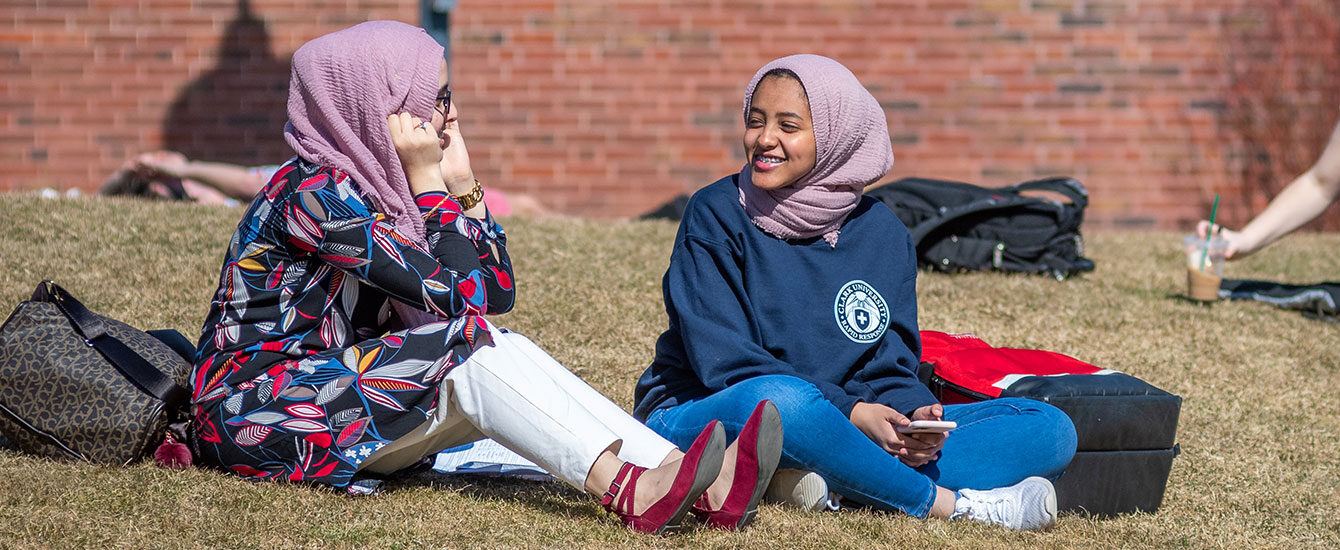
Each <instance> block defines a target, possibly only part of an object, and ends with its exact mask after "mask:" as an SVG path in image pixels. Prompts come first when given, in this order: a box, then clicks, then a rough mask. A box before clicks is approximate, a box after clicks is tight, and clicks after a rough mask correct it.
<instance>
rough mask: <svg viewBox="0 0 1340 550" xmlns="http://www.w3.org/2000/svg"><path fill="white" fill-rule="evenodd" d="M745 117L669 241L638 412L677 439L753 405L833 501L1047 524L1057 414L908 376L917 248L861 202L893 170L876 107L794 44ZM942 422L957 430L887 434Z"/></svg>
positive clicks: (914, 360)
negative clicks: (730, 161) (661, 309)
mask: <svg viewBox="0 0 1340 550" xmlns="http://www.w3.org/2000/svg"><path fill="white" fill-rule="evenodd" d="M744 119H745V131H744V150H745V153H746V157H747V159H748V164H746V165H745V167H744V169H743V170H741V171H740V173H738V174H735V175H732V176H728V177H726V178H722V179H721V180H720V181H717V182H716V183H714V184H712V185H709V186H707V187H705V188H703V189H701V190H700V191H698V192H697V193H695V194H694V195H693V198H692V199H691V200H690V201H689V204H688V207H687V209H686V211H685V213H684V219H683V222H682V223H681V225H680V227H679V233H678V235H677V236H676V237H675V243H674V250H673V252H672V253H671V257H670V268H669V269H668V270H667V271H666V274H665V279H664V281H663V292H664V295H665V307H666V311H667V313H668V314H669V317H670V326H669V329H668V330H666V331H665V333H664V334H662V335H661V337H660V339H659V340H658V341H657V343H656V358H655V360H654V361H653V363H652V364H651V366H650V367H648V368H647V370H646V372H645V373H643V375H642V377H641V379H640V380H638V384H637V389H636V395H635V399H636V402H637V404H636V409H635V411H634V415H635V416H637V417H638V418H640V419H643V420H644V421H645V422H646V423H647V425H648V426H650V427H651V428H652V429H653V430H655V431H656V432H658V433H660V434H661V435H663V436H665V437H666V438H667V439H669V440H670V441H672V442H674V443H676V444H678V445H681V446H683V445H685V444H686V443H687V442H689V441H691V440H692V438H693V437H694V436H696V435H697V434H698V433H699V432H700V431H701V430H702V429H703V426H705V425H707V423H709V422H711V421H712V420H714V419H720V420H721V421H722V422H723V423H724V424H725V426H726V430H727V432H728V433H732V432H734V431H736V430H739V429H740V428H741V427H742V426H743V425H744V422H745V420H746V419H747V418H748V417H749V416H750V414H751V413H752V412H753V408H754V405H755V404H756V403H758V402H759V401H760V400H763V399H768V400H771V401H772V402H773V403H775V404H776V406H777V407H778V409H779V412H780V415H781V419H782V427H783V430H784V433H785V436H784V441H783V444H782V457H781V467H782V468H795V469H801V470H808V471H812V472H817V473H818V474H819V475H821V476H822V477H823V479H824V480H825V481H826V482H827V484H828V486H829V488H830V489H832V490H833V491H835V492H837V493H839V494H841V495H843V496H844V497H845V498H848V499H850V500H854V501H858V502H861V503H864V504H868V505H871V506H874V507H877V508H881V509H884V510H891V511H901V512H903V513H906V514H909V515H912V516H916V517H927V516H934V517H939V518H944V519H959V518H962V519H973V520H979V521H986V522H989V523H995V524H1000V525H1004V526H1007V527H1012V528H1016V529H1039V528H1044V527H1047V526H1049V525H1051V524H1053V523H1054V522H1055V521H1056V493H1055V489H1054V488H1053V487H1052V484H1051V482H1050V481H1048V480H1047V479H1046V478H1047V477H1050V478H1055V477H1056V476H1058V475H1060V473H1061V472H1062V471H1063V469H1064V468H1065V467H1066V465H1067V464H1068V463H1069V462H1070V459H1071V457H1072V456H1073V454H1074V451H1075V430H1074V426H1073V425H1072V424H1071V422H1070V420H1069V418H1067V417H1066V416H1065V414H1064V413H1062V412H1061V411H1059V410H1058V409H1056V408H1054V407H1052V406H1050V405H1047V404H1044V403H1041V402H1036V401H1032V400H1027V399H997V400H994V401H987V402H982V403H974V404H966V405H948V406H945V405H941V404H939V403H937V402H936V400H935V398H934V397H933V396H932V395H931V393H930V391H929V390H927V388H926V387H925V386H924V385H922V384H921V383H920V382H919V381H918V380H917V377H916V374H915V372H916V367H917V365H918V357H919V355H920V348H921V344H920V340H919V334H918V330H917V307H916V278H917V271H916V260H915V256H914V251H913V248H912V243H911V240H910V239H909V237H908V232H907V229H906V228H905V227H904V226H903V225H902V223H900V222H899V221H898V218H897V217H895V216H894V214H893V212H891V211H890V210H889V209H888V208H887V207H885V206H884V205H883V204H881V203H880V202H879V201H876V200H871V199H868V198H863V196H862V191H863V189H864V188H865V187H866V186H867V185H869V184H871V183H873V182H875V181H876V180H878V179H879V178H881V177H883V175H884V174H885V173H886V172H888V170H889V168H891V167H892V166H893V151H892V149H891V148H890V144H889V135H888V127H887V123H886V122H885V118H884V113H883V111H882V110H881V109H880V107H879V104H878V103H877V102H876V101H875V99H874V98H873V97H872V96H871V95H870V94H869V92H867V91H866V90H865V88H864V87H862V85H861V83H860V82H859V81H858V80H857V79H856V77H855V76H854V75H853V74H852V73H851V72H850V71H848V70H847V69H846V68H845V67H843V66H842V65H841V64H839V63H838V62H836V61H833V60H831V59H828V58H825V57H820V56H815V55H795V56H790V57H784V58H781V59H778V60H775V61H773V62H771V63H768V64H767V65H765V66H764V67H763V68H762V69H760V70H759V71H758V73H757V74H755V75H754V78H753V80H752V81H751V82H750V83H749V86H748V88H747V90H746V93H745V97H744ZM941 419H943V420H952V421H955V422H957V423H958V427H957V429H955V430H954V431H953V432H951V433H950V434H949V435H948V436H946V435H944V434H915V435H913V434H903V433H900V432H899V431H898V430H897V428H898V427H899V426H905V425H907V424H909V422H910V420H941ZM729 462H730V461H729V460H727V463H728V464H729ZM722 485H723V486H722V487H717V486H713V487H710V488H709V489H708V491H707V494H706V498H705V500H706V504H707V505H709V506H710V505H711V504H713V503H714V502H716V501H719V500H720V499H721V498H723V495H725V494H726V493H727V492H728V491H727V490H728V487H725V486H724V484H722Z"/></svg>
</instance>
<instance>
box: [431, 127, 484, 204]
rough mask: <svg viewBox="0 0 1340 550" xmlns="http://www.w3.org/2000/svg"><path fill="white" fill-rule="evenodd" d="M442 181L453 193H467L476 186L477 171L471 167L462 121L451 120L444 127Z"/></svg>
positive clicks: (440, 163) (441, 165)
mask: <svg viewBox="0 0 1340 550" xmlns="http://www.w3.org/2000/svg"><path fill="white" fill-rule="evenodd" d="M438 167H439V168H440V169H441V170H442V181H443V182H444V183H446V185H447V189H448V190H450V192H451V194H453V195H465V194H467V193H469V192H470V191H471V190H472V189H474V187H475V173H474V170H471V169H470V152H469V151H467V150H466V149H465V138H464V137H462V136H461V127H460V122H459V121H457V120H451V121H449V122H447V123H446V124H445V125H444V126H443V127H442V161H441V162H439V163H438Z"/></svg>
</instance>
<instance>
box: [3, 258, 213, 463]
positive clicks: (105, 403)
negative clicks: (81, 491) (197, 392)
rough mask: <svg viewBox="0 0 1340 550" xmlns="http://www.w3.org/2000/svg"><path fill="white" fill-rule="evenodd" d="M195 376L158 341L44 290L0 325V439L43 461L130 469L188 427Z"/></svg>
mask: <svg viewBox="0 0 1340 550" xmlns="http://www.w3.org/2000/svg"><path fill="white" fill-rule="evenodd" d="M168 332H170V333H172V334H176V331H168ZM176 336H177V337H180V335H179V334H178V335H176ZM187 345H188V346H189V344H187ZM189 370H190V364H189V363H188V362H187V361H186V359H185V358H183V356H182V355H181V354H180V353H179V352H177V351H173V349H172V348H171V347H169V346H168V345H167V344H165V343H164V342H163V341H161V340H160V339H159V338H158V337H156V336H154V335H151V334H149V333H146V332H143V331H140V330H137V329H135V328H134V327H131V326H129V325H127V324H125V323H122V322H120V321H117V320H115V319H109V318H107V317H103V316H101V315H98V314H96V313H93V312H91V311H89V310H88V308H86V307H84V305H83V304H81V303H79V301H78V300H76V299H74V297H72V296H70V294H69V293H68V292H66V291H65V289H63V288H61V287H60V286H58V285H56V284H55V283H53V282H51V281H43V282H42V283H41V284H39V285H38V286H37V290H35V291H33V295H32V298H31V299H29V300H28V301H26V302H23V303H21V304H19V306H18V307H17V308H16V309H15V310H14V313H12V314H10V316H9V318H8V319H7V320H5V323H4V324H3V325H0V434H2V435H3V436H4V437H5V438H7V439H8V440H9V441H10V443H11V444H12V445H13V446H15V447H16V448H18V449H19V450H21V451H24V452H28V453H32V454H36V455H39V456H45V457H52V458H63V459H76V460H83V461H88V462H94V463H99V464H128V463H130V462H133V461H135V460H137V459H140V458H143V457H145V456H147V455H149V454H151V453H153V452H154V450H155V448H156V447H157V445H158V444H159V443H160V442H161V441H163V440H164V436H165V432H166V430H167V427H168V424H169V423H174V422H180V421H182V420H184V419H185V417H186V414H187V410H188V407H189V405H190V391H189V390H187V389H186V387H185V384H186V379H187V376H188V373H189Z"/></svg>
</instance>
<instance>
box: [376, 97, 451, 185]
mask: <svg viewBox="0 0 1340 550" xmlns="http://www.w3.org/2000/svg"><path fill="white" fill-rule="evenodd" d="M386 126H387V129H388V130H389V131H390V133H391V144H392V145H394V146H395V152H396V156H398V157H400V164H401V165H402V166H404V168H405V177H406V178H408V179H409V190H410V192H411V193H413V194H415V195H418V194H421V193H427V192H429V191H443V192H445V191H446V190H447V187H446V185H444V184H443V182H442V171H441V170H440V169H439V168H438V162H440V161H441V160H442V148H441V146H440V142H439V141H438V137H437V132H436V131H434V129H433V128H432V126H430V125H429V124H428V123H427V122H425V121H423V120H421V119H419V117H416V116H414V115H411V114H409V113H395V114H392V115H390V116H388V117H386Z"/></svg>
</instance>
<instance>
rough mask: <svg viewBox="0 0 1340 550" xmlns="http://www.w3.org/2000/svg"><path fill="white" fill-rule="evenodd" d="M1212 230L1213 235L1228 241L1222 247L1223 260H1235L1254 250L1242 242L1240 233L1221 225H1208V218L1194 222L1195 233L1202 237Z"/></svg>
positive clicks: (1254, 249)
mask: <svg viewBox="0 0 1340 550" xmlns="http://www.w3.org/2000/svg"><path fill="white" fill-rule="evenodd" d="M1210 231H1214V234H1215V236H1217V237H1219V238H1221V239H1224V240H1225V241H1228V247H1227V248H1225V249H1224V259H1225V260H1236V259H1238V258H1242V257H1245V256H1247V255H1249V254H1251V253H1252V252H1255V251H1256V248H1255V247H1252V246H1247V245H1246V243H1244V242H1243V240H1244V239H1243V238H1242V233H1240V232H1237V231H1234V230H1232V229H1228V228H1226V227H1224V226H1222V225H1219V224H1214V225H1213V226H1211V225H1210V222H1209V220H1201V221H1200V223H1197V224H1196V235H1197V236H1199V237H1200V238H1202V239H1204V238H1205V236H1206V235H1208V234H1209V233H1210Z"/></svg>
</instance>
